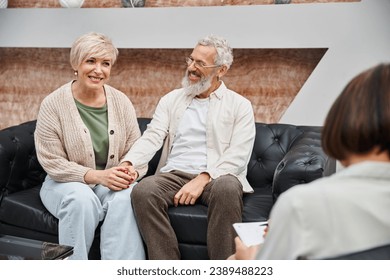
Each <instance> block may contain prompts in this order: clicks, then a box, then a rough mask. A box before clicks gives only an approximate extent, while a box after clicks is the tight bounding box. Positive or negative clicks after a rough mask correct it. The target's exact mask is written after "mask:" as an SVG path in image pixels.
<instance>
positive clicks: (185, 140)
mask: <svg viewBox="0 0 390 280" xmlns="http://www.w3.org/2000/svg"><path fill="white" fill-rule="evenodd" d="M209 103H210V100H209V98H205V99H199V98H194V99H193V100H192V102H191V104H190V106H188V108H187V110H186V111H185V112H184V115H183V118H182V120H181V122H180V124H179V127H178V129H177V132H176V135H175V139H174V140H173V145H172V151H171V153H170V154H169V156H168V160H167V164H166V165H165V166H164V167H163V168H161V170H160V171H161V172H169V171H172V170H180V171H183V172H187V173H190V174H199V173H201V172H202V171H204V170H206V167H207V148H206V120H207V112H208V109H209Z"/></svg>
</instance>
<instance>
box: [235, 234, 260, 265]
mask: <svg viewBox="0 0 390 280" xmlns="http://www.w3.org/2000/svg"><path fill="white" fill-rule="evenodd" d="M234 243H235V244H236V252H235V253H234V254H233V255H231V256H230V257H228V260H254V259H255V257H256V254H257V252H258V251H259V250H260V245H253V246H249V247H248V246H246V245H245V244H244V243H243V242H242V241H241V239H240V238H239V237H238V236H237V237H236V238H235V239H234Z"/></svg>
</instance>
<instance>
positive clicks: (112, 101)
mask: <svg viewBox="0 0 390 280" xmlns="http://www.w3.org/2000/svg"><path fill="white" fill-rule="evenodd" d="M71 84H72V82H69V83H67V84H65V85H63V86H62V87H60V88H58V89H57V90H55V91H54V92H52V93H51V94H50V95H48V96H47V97H46V98H45V99H44V100H43V101H42V104H41V107H40V110H39V113H38V118H37V126H36V130H35V134H34V137H35V146H36V150H37V156H38V160H39V163H40V164H41V165H42V167H43V169H44V170H45V171H46V172H47V173H48V175H49V176H50V177H51V178H52V179H53V180H55V181H58V182H83V183H85V181H84V175H85V174H86V173H87V171H88V170H90V169H95V168H96V166H95V154H94V151H93V146H92V140H91V137H90V134H89V131H88V129H87V127H86V126H85V125H84V122H83V120H82V119H81V117H80V115H79V113H78V110H77V107H76V104H75V102H74V99H73V95H72V92H71ZM104 89H105V92H106V98H107V111H108V135H109V150H108V158H107V165H106V169H108V168H111V167H113V166H116V165H118V164H119V162H120V161H121V159H122V158H123V156H124V155H125V154H126V153H127V152H128V150H129V149H130V147H131V146H132V145H133V143H134V142H135V141H136V140H137V139H138V138H139V137H140V135H141V133H140V130H139V127H138V122H137V118H136V115H135V110H134V107H133V105H132V103H131V101H130V100H129V98H128V97H127V96H126V95H125V94H123V93H122V92H120V91H118V90H116V89H115V88H113V87H110V86H108V85H105V86H104ZM140 172H143V173H144V172H146V165H144V166H140Z"/></svg>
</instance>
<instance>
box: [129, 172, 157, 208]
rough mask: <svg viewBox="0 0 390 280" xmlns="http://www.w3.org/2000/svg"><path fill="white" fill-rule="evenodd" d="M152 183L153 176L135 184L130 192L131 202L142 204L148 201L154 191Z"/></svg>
mask: <svg viewBox="0 0 390 280" xmlns="http://www.w3.org/2000/svg"><path fill="white" fill-rule="evenodd" d="M154 185H155V182H154V180H153V176H150V177H147V178H144V179H143V180H142V181H141V182H139V183H138V184H137V185H135V186H134V188H133V190H132V192H131V201H132V204H133V205H134V204H140V203H142V204H143V203H146V202H148V201H150V199H151V195H152V194H153V193H154V191H153V190H154V188H153V186H154Z"/></svg>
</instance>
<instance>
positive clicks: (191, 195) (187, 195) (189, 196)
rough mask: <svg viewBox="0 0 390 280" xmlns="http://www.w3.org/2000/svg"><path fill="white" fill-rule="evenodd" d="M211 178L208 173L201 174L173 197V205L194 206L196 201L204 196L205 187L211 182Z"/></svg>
mask: <svg viewBox="0 0 390 280" xmlns="http://www.w3.org/2000/svg"><path fill="white" fill-rule="evenodd" d="M209 179H210V176H209V175H208V174H207V173H201V174H199V175H198V176H197V177H195V178H194V179H192V180H191V181H189V182H188V183H187V184H185V185H184V186H183V187H182V188H181V189H180V191H178V192H177V193H176V195H175V196H174V197H173V205H174V206H175V207H176V206H178V205H179V204H180V205H189V204H191V205H194V204H195V202H196V200H197V199H198V198H199V196H200V195H201V194H202V192H203V190H204V188H205V186H206V185H207V183H208V182H209Z"/></svg>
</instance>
